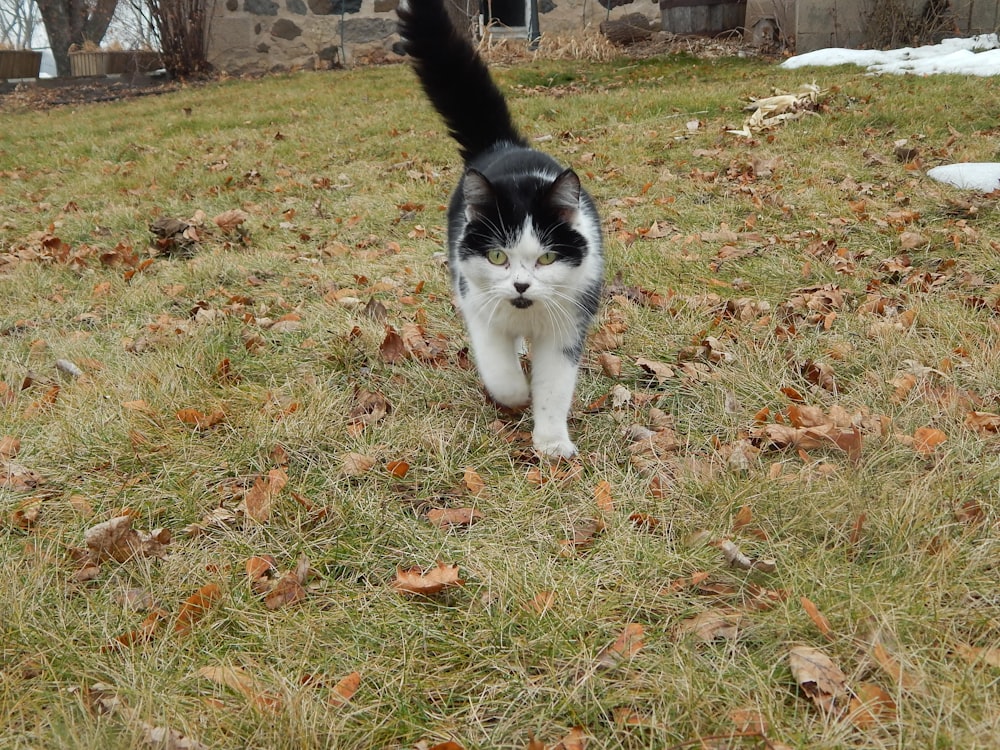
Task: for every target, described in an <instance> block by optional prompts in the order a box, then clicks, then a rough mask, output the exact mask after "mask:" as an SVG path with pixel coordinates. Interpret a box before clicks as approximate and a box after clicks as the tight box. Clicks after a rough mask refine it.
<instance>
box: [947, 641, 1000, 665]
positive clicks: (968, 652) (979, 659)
mask: <svg viewBox="0 0 1000 750" xmlns="http://www.w3.org/2000/svg"><path fill="white" fill-rule="evenodd" d="M955 651H956V653H958V655H959V656H961V657H962V658H963V659H965V660H966V661H967V662H969V663H970V664H980V663H982V664H988V665H989V666H991V667H997V668H1000V648H983V647H982V646H969V645H967V644H965V643H959V644H958V645H957V646H955Z"/></svg>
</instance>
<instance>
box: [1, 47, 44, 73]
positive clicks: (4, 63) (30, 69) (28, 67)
mask: <svg viewBox="0 0 1000 750" xmlns="http://www.w3.org/2000/svg"><path fill="white" fill-rule="evenodd" d="M41 67H42V53H41V52H32V51H31V50H30V49H0V78H38V71H39V70H41Z"/></svg>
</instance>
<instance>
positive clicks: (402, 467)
mask: <svg viewBox="0 0 1000 750" xmlns="http://www.w3.org/2000/svg"><path fill="white" fill-rule="evenodd" d="M385 470H386V471H388V472H389V473H390V474H391V475H392V476H394V477H396V479H402V478H403V477H405V476H406V475H407V473H408V472H409V471H410V465H409V464H408V463H407V462H406V461H389V463H387V464H386V465H385Z"/></svg>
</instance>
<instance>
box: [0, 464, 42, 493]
mask: <svg viewBox="0 0 1000 750" xmlns="http://www.w3.org/2000/svg"><path fill="white" fill-rule="evenodd" d="M44 483H45V480H43V479H42V477H41V476H40V475H39V474H38V473H37V472H35V471H34V470H33V469H29V468H28V467H27V466H22V465H21V464H19V463H17V462H15V461H8V462H6V463H3V462H0V487H6V488H7V489H11V490H33V489H35V488H36V487H37V486H38V485H40V484H44Z"/></svg>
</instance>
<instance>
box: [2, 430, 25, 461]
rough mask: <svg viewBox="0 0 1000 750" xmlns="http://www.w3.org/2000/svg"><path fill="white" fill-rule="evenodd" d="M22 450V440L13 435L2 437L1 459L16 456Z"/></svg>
mask: <svg viewBox="0 0 1000 750" xmlns="http://www.w3.org/2000/svg"><path fill="white" fill-rule="evenodd" d="M20 451H21V441H20V440H19V439H17V438H16V437H12V436H11V435H4V436H3V437H0V459H8V458H14V457H16V456H17V454H18V453H19V452H20Z"/></svg>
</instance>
